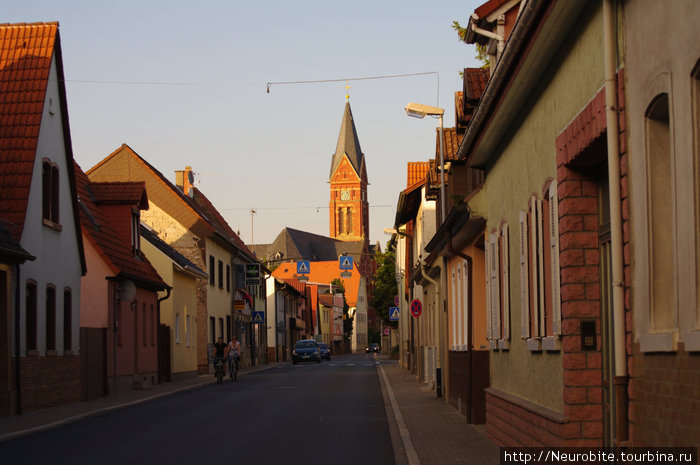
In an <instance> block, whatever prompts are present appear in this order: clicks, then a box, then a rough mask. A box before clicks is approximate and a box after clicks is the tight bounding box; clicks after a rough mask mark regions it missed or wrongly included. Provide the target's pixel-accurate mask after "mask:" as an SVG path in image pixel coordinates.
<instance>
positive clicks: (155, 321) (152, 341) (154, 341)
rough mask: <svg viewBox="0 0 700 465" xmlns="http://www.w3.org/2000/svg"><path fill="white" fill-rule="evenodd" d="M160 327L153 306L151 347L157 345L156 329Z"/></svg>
mask: <svg viewBox="0 0 700 465" xmlns="http://www.w3.org/2000/svg"><path fill="white" fill-rule="evenodd" d="M157 327H158V320H157V319H156V311H155V308H154V307H153V304H151V347H155V345H156V328H157Z"/></svg>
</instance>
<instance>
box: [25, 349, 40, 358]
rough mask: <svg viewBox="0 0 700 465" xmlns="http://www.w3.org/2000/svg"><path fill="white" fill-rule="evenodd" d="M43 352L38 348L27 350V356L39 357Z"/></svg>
mask: <svg viewBox="0 0 700 465" xmlns="http://www.w3.org/2000/svg"><path fill="white" fill-rule="evenodd" d="M39 356H41V353H40V352H39V351H38V350H27V357H39Z"/></svg>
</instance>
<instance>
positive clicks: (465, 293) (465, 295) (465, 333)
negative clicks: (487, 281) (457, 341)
mask: <svg viewBox="0 0 700 465" xmlns="http://www.w3.org/2000/svg"><path fill="white" fill-rule="evenodd" d="M462 269H463V270H464V273H463V278H462V299H463V300H462V302H463V303H462V310H463V312H464V313H463V315H462V331H461V334H462V338H461V339H462V341H461V343H462V346H463V347H466V348H467V350H468V349H469V347H467V342H468V341H469V331H470V330H471V328H470V327H469V322H468V321H467V320H468V319H469V302H470V300H469V299H471V296H470V295H469V280H470V279H472V277H471V276H469V267H468V265H467V262H466V260H465V261H464V262H463V263H462Z"/></svg>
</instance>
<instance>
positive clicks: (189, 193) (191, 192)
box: [187, 186, 194, 198]
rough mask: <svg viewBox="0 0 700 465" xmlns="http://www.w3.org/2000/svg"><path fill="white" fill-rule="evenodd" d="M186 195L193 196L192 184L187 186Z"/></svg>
mask: <svg viewBox="0 0 700 465" xmlns="http://www.w3.org/2000/svg"><path fill="white" fill-rule="evenodd" d="M187 197H190V198H192V197H194V188H193V187H192V186H190V187H188V188H187Z"/></svg>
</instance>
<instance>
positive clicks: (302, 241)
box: [248, 228, 364, 261]
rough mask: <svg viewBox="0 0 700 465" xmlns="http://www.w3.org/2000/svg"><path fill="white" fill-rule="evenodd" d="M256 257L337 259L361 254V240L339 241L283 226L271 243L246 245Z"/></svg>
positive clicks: (314, 259)
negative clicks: (342, 255)
mask: <svg viewBox="0 0 700 465" xmlns="http://www.w3.org/2000/svg"><path fill="white" fill-rule="evenodd" d="M248 247H249V248H250V249H251V250H253V251H254V252H255V254H256V255H257V257H258V259H261V260H263V261H265V260H268V259H273V260H274V259H276V257H277V255H278V254H279V258H286V259H290V260H300V259H303V260H312V261H326V260H338V257H339V256H340V255H341V254H349V255H358V256H359V255H361V254H362V251H363V247H364V242H363V241H341V240H338V239H333V238H331V237H326V236H321V235H318V234H314V233H310V232H306V231H299V230H298V229H292V228H284V229H283V230H282V232H280V233H279V235H278V236H277V238H276V239H275V241H274V242H273V243H272V244H255V245H249V246H248Z"/></svg>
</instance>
